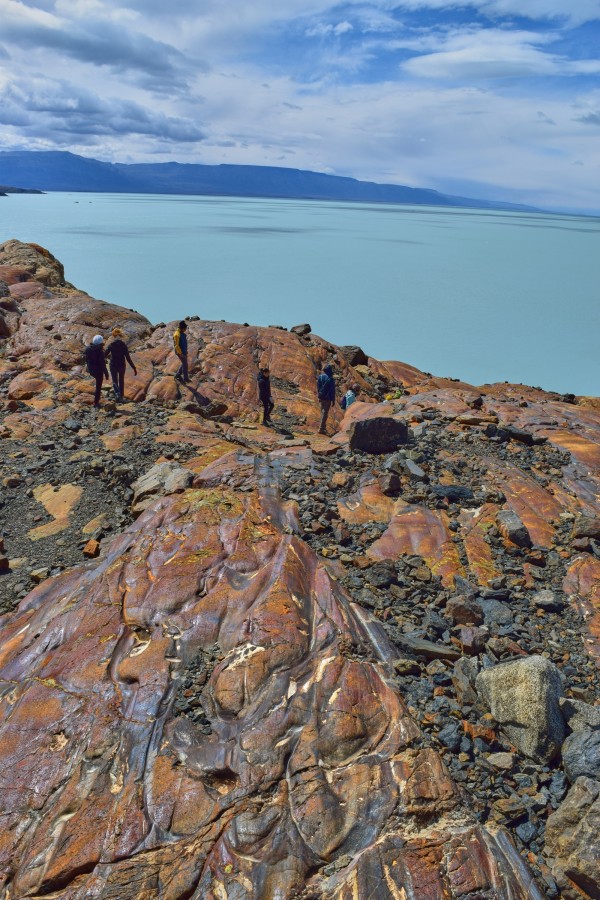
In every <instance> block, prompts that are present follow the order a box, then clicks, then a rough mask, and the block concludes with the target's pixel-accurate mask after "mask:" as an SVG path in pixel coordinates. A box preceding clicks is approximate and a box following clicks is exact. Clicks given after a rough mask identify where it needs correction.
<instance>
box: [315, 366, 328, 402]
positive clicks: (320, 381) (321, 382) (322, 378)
mask: <svg viewBox="0 0 600 900" xmlns="http://www.w3.org/2000/svg"><path fill="white" fill-rule="evenodd" d="M328 383H329V375H326V374H325V373H324V372H322V373H321V374H320V375H319V377H318V378H317V396H318V398H319V400H323V399H324V397H325V391H326V389H327V385H328Z"/></svg>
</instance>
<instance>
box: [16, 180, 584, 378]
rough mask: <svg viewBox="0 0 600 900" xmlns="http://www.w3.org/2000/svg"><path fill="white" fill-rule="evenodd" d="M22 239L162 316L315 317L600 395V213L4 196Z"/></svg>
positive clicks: (425, 363) (75, 279) (78, 278)
mask: <svg viewBox="0 0 600 900" xmlns="http://www.w3.org/2000/svg"><path fill="white" fill-rule="evenodd" d="M8 238H19V239H20V240H22V241H33V242H36V243H40V244H42V245H43V246H45V247H47V248H48V249H49V250H50V251H51V252H52V253H53V254H54V255H55V256H56V257H58V258H59V259H60V260H61V262H63V263H64V266H65V274H66V278H67V279H68V280H69V281H71V282H72V283H73V284H75V285H77V287H79V288H81V289H82V290H85V291H87V292H88V293H89V294H92V295H93V296H95V297H98V298H101V299H104V300H108V301H111V302H114V303H119V304H122V305H123V306H127V307H131V308H134V309H137V310H138V311H139V312H141V313H143V314H144V315H146V316H147V317H148V318H149V319H151V320H152V321H153V322H159V321H168V320H171V319H179V318H182V317H183V316H186V315H194V314H197V315H199V316H201V317H202V318H205V319H226V320H228V321H233V322H236V321H238V322H250V323H252V324H256V325H271V324H275V325H284V326H287V327H289V326H291V325H296V324H299V323H301V322H309V323H310V324H311V325H312V328H313V330H314V331H315V332H316V333H317V334H320V335H322V336H323V337H325V338H327V339H329V340H331V341H333V342H335V343H337V344H359V345H360V346H361V347H362V348H363V349H364V350H365V351H366V352H367V353H369V354H371V355H373V356H376V357H378V358H379V359H399V360H402V361H404V362H408V363H410V364H412V365H414V366H417V367H418V368H420V369H424V370H425V371H428V372H433V373H434V374H436V375H444V376H450V377H454V378H461V379H464V380H465V381H469V382H471V383H473V384H483V383H486V382H493V381H505V380H507V381H514V382H520V383H524V384H531V385H536V386H537V385H539V386H541V387H543V388H545V389H547V390H557V391H560V392H567V391H571V392H573V393H578V394H593V395H598V394H600V370H599V367H598V346H597V345H598V339H599V334H600V328H599V326H600V219H599V218H584V217H577V216H561V215H552V214H535V213H516V212H490V211H482V210H474V209H471V210H458V209H442V208H439V207H423V206H388V205H365V204H352V203H324V202H320V201H294V200H259V199H256V200H255V199H237V198H220V197H189V196H157V195H127V194H78V193H50V194H45V195H10V196H8V197H0V241H3V240H7V239H8Z"/></svg>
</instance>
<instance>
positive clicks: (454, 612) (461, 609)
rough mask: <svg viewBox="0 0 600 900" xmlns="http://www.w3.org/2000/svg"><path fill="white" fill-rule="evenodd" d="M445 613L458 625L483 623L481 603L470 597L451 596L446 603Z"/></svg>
mask: <svg viewBox="0 0 600 900" xmlns="http://www.w3.org/2000/svg"><path fill="white" fill-rule="evenodd" d="M444 614H445V615H446V617H447V618H448V619H450V620H451V621H452V622H454V623H455V624H456V625H482V624H483V610H482V608H481V604H480V603H477V602H476V601H475V600H470V599H469V598H468V597H451V598H450V600H448V602H447V604H446V609H445V611H444Z"/></svg>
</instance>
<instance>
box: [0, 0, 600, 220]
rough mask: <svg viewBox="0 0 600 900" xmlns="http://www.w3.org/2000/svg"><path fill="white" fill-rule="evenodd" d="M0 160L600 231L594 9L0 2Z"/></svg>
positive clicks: (599, 36)
mask: <svg viewBox="0 0 600 900" xmlns="http://www.w3.org/2000/svg"><path fill="white" fill-rule="evenodd" d="M0 148H1V149H40V150H48V149H59V150H70V151H72V152H74V153H80V154H82V155H84V156H94V157H96V158H99V159H104V160H112V161H120V162H134V161H149V162H153V161H165V160H177V161H180V162H204V163H222V162H224V163H245V164H255V165H276V166H291V167H295V168H304V169H313V170H315V171H320V172H329V173H332V174H339V175H351V176H354V177H356V178H361V179H365V180H372V181H379V182H391V183H396V184H407V185H411V186H415V187H429V188H434V189H437V190H440V191H445V192H449V193H455V194H462V195H464V196H469V197H481V198H488V199H497V200H507V201H514V202H521V203H528V204H532V205H535V206H541V207H546V208H552V209H563V210H578V211H586V212H589V213H594V214H598V213H600V0H471V2H464V3H456V4H448V3H443V2H441V0H406V2H403V3H397V2H394V0H373V2H348V3H340V4H335V3H331V2H328V0H279V2H275V0H251V2H249V0H226V2H223V0H176V2H174V3H172V4H167V3H165V2H164V0H130V2H129V3H128V4H124V3H122V2H109V0H37V2H32V0H30V2H21V0H0Z"/></svg>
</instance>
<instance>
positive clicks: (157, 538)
mask: <svg viewBox="0 0 600 900" xmlns="http://www.w3.org/2000/svg"><path fill="white" fill-rule="evenodd" d="M0 263H1V265H2V266H3V269H2V271H0V279H2V280H3V281H4V282H5V284H6V289H5V291H6V292H5V293H4V294H3V295H2V291H1V290H0V309H2V313H3V317H4V319H5V321H6V323H7V326H6V328H5V331H6V332H8V334H7V335H5V336H4V338H1V337H0V445H1V447H2V451H3V453H2V458H1V460H0V484H1V485H2V493H1V495H0V602H1V603H3V609H4V610H5V611H6V613H5V615H4V616H3V617H2V618H1V619H0V654H1V656H0V753H1V754H2V759H3V762H4V765H3V767H2V771H1V774H0V778H1V779H2V786H1V789H0V796H2V799H3V803H2V809H3V818H1V819H0V860H1V864H0V871H1V872H2V876H1V877H2V878H3V879H4V880H3V885H4V887H5V892H6V896H7V898H8V897H10V898H13V897H14V898H16V897H19V898H20V897H29V896H31V897H35V896H57V897H58V896H60V897H61V898H78V897H83V896H85V897H99V898H107V900H108V898H110V897H119V898H121V897H122V898H132V900H135V898H140V900H141V898H145V897H151V896H164V897H165V898H170V900H180V898H181V900H182V898H184V897H198V898H200V897H212V896H215V897H225V896H228V897H236V898H245V897H247V898H250V897H257V898H258V897H270V896H278V897H281V898H286V900H287V898H289V900H299V898H304V900H309V898H321V897H323V898H348V900H350V898H355V897H363V896H365V897H366V896H370V895H373V896H377V897H378V898H379V897H381V898H382V900H386V898H396V897H402V896H405V897H407V898H410V897H414V898H420V897H425V896H427V897H431V898H440V900H441V898H449V897H456V898H458V897H464V896H481V897H497V898H518V897H523V898H524V897H528V898H535V897H542V896H543V897H550V898H558V897H560V896H566V897H570V896H577V897H585V896H589V897H594V896H596V895H597V892H598V890H600V887H599V886H600V880H599V876H598V873H597V871H596V868H595V867H594V853H595V852H596V850H595V849H594V847H595V843H594V841H595V838H594V834H595V831H594V829H596V831H597V827H596V821H595V818H594V816H596V806H597V796H596V795H597V791H596V788H595V785H596V782H595V781H594V780H593V779H591V778H589V777H588V776H589V774H590V773H591V774H593V773H594V772H595V769H593V768H590V766H593V765H594V760H595V759H596V757H595V755H594V754H595V749H594V748H595V747H596V742H595V737H593V738H591V739H590V737H589V736H590V735H595V734H596V733H597V723H596V719H597V716H598V712H597V711H598V709H599V708H600V707H599V706H598V705H597V698H598V688H599V685H600V677H599V670H598V659H600V593H599V592H600V569H599V568H598V567H599V566H600V552H599V549H600V548H599V546H598V537H597V533H596V531H597V529H596V525H595V524H594V523H595V522H597V520H598V518H599V516H600V509H599V508H598V501H597V497H598V495H599V493H600V485H599V483H598V482H599V477H600V454H599V453H598V446H599V445H600V409H599V408H598V406H597V405H596V404H594V402H593V400H590V399H587V400H583V399H580V398H569V399H561V398H560V397H559V396H558V395H552V394H545V393H544V392H543V391H539V390H537V389H531V388H524V387H522V386H513V385H505V384H501V385H491V386H485V387H483V388H474V387H472V386H470V385H466V384H463V383H461V382H452V381H449V380H446V379H437V378H435V377H433V376H430V375H426V374H425V373H422V372H419V371H418V370H416V369H414V368H412V367H410V366H408V365H406V364H403V363H397V362H378V361H376V360H373V359H372V358H367V363H365V362H364V361H361V362H357V361H356V359H355V358H354V357H352V358H351V361H349V358H348V354H347V353H346V352H345V351H346V350H347V349H348V348H337V347H335V346H334V345H332V344H330V343H328V342H326V341H324V340H322V339H321V338H319V337H318V336H317V335H315V334H313V332H312V331H310V330H307V329H306V328H304V327H303V328H300V329H299V330H297V332H296V333H292V332H288V331H286V330H284V329H281V328H276V327H272V328H255V327H252V326H247V325H234V324H229V323H224V322H205V321H202V320H199V319H197V318H195V317H193V316H192V317H191V318H190V319H189V320H188V335H189V343H190V369H191V376H192V381H191V383H190V385H187V386H183V385H178V384H177V382H176V381H175V379H174V378H173V374H174V372H175V371H176V369H177V365H178V362H177V360H176V358H175V356H174V354H173V353H172V350H171V330H172V327H171V326H170V325H165V324H160V325H158V326H152V325H151V324H150V323H149V322H148V321H147V320H146V319H144V317H143V316H140V315H139V314H138V313H135V312H132V311H131V310H123V309H121V308H119V307H114V306H112V305H111V304H108V303H102V302H101V301H98V300H95V299H94V298H91V297H89V296H88V295H86V294H83V293H81V292H80V291H78V290H77V289H76V288H74V287H73V286H71V285H69V284H67V283H64V284H63V283H62V281H64V273H62V269H61V267H60V264H59V263H58V262H57V261H56V260H54V261H53V258H51V256H50V254H48V253H47V252H46V251H41V250H40V249H39V248H36V247H35V246H32V245H22V244H19V243H18V242H8V243H7V244H5V245H2V247H1V248H0ZM61 279H62V281H61ZM117 324H118V325H120V326H121V327H123V328H124V330H125V331H126V333H127V335H128V341H129V345H130V348H131V351H132V353H133V356H134V359H135V362H136V365H137V368H138V375H137V377H133V376H132V373H131V372H129V371H128V373H127V382H126V401H125V402H124V403H119V404H116V403H115V402H114V401H113V400H112V398H110V397H106V396H105V398H104V400H103V405H102V408H101V409H100V410H99V411H93V410H92V408H91V399H92V394H91V385H90V384H89V378H88V377H87V376H86V374H85V372H84V371H83V368H82V359H81V349H82V346H83V343H84V341H87V340H89V337H90V336H91V335H92V334H94V333H96V332H97V331H101V332H103V333H105V334H107V335H108V332H109V330H110V329H111V328H112V327H113V325H117ZM361 359H362V358H361ZM327 361H330V362H332V363H333V364H334V367H335V371H336V378H337V379H338V388H339V390H340V391H344V390H345V389H346V387H348V386H349V385H350V384H358V385H359V388H360V391H359V400H358V401H357V402H356V403H354V404H353V405H352V406H351V408H350V409H349V410H348V412H347V413H345V414H344V413H342V411H341V410H340V409H338V408H335V409H334V410H333V411H332V421H333V431H334V433H333V434H331V435H330V436H329V437H324V436H322V435H319V434H318V433H317V430H318V425H319V419H320V410H319V405H318V401H317V398H316V392H315V379H316V374H317V373H318V371H320V369H321V368H322V366H323V364H324V363H325V362H327ZM352 361H354V362H355V363H356V364H355V365H352ZM262 364H268V365H269V366H270V368H271V382H272V390H273V396H274V399H275V404H276V407H275V410H274V413H273V417H274V427H273V428H264V427H263V426H262V425H260V424H259V417H258V410H257V406H258V404H257V398H256V370H257V366H258V365H262ZM386 397H388V398H389V399H387V400H386V399H385V398H386ZM382 422H383V425H382V424H381V423H382ZM357 426H360V427H357ZM492 426H494V427H492ZM361 429H364V431H365V433H367V434H368V433H369V432H371V434H372V435H373V434H375V435H376V434H387V432H388V431H392V432H394V434H395V435H397V432H400V431H401V432H402V441H399V440H398V439H397V437H395V438H394V442H393V446H391V445H387V444H386V445H385V446H381V445H378V446H377V447H375V446H371V447H370V448H366V447H364V448H362V447H361V448H359V447H357V446H356V445H355V444H354V443H353V440H352V436H353V435H355V434H356V433H357V431H358V432H359V433H360V431H361ZM524 435H529V436H530V437H531V439H529V438H526V437H524ZM511 523H512V524H511ZM513 525H514V526H515V528H514V529H513V527H512V526H513ZM524 534H526V535H527V538H528V539H525V538H524ZM515 538H516V539H515ZM3 560H4V561H5V562H3ZM13 607H14V608H13ZM521 661H522V662H521ZM532 661H533V662H532ZM532 665H533V667H534V669H535V670H536V672H537V668H540V672H537V674H538V675H539V676H540V677H539V678H538V681H539V682H540V684H542V683H543V684H545V685H546V687H548V686H550V687H553V691H551V692H550V693H551V695H552V697H551V698H550V695H549V693H548V691H546V690H541V688H540V690H537V688H536V689H534V687H533V684H534V682H533V680H532V679H533V675H532V673H531V672H529V669H528V668H527V667H531V666H532ZM515 667H516V668H521V667H524V668H525V669H526V670H527V671H528V673H529V674H528V675H527V677H526V678H525V680H524V681H523V679H522V680H521V684H522V685H523V684H524V685H525V690H524V691H523V692H522V697H521V699H517V698H512V706H511V708H510V709H509V710H505V709H503V708H502V705H501V704H499V703H498V702H497V700H498V697H497V695H498V694H502V693H510V691H512V690H513V688H514V689H516V682H515V681H514V679H512V680H511V679H509V681H510V685H509V688H510V690H508V689H507V687H506V685H507V681H506V677H505V673H506V671H507V670H511V671H514V668H515ZM536 667H537V668H536ZM542 669H543V672H542V671H541V670H542ZM544 673H546V675H544ZM548 673H550V674H548ZM534 674H535V673H534ZM546 676H547V677H546ZM496 680H499V681H500V683H501V684H502V685H504V687H503V688H502V690H500V691H491V690H490V691H488V692H487V693H486V688H484V687H483V686H484V685H489V684H491V683H493V682H494V681H496ZM554 688H556V690H554ZM478 692H479V695H478ZM511 697H512V695H511ZM515 712H519V714H522V716H521V719H522V721H520V723H519V727H518V729H517V733H514V734H513V733H512V732H511V731H510V728H511V725H514V724H515V723H514V721H513V719H514V716H515ZM540 725H541V726H543V727H538V726H540ZM525 733H527V735H528V737H527V740H526V741H525V742H523V741H522V740H521V737H522V735H523V734H525ZM565 738H566V741H565V740H564V739H565ZM582 740H583V741H584V742H586V743H585V746H586V748H588V749H589V753H587V751H586V753H587V755H586V759H587V760H588V763H589V766H588V763H586V766H587V768H586V772H585V774H584V775H583V776H582V777H578V776H580V771H579V770H578V769H577V766H576V765H573V760H574V759H575V757H577V753H576V752H571V747H572V745H574V744H575V745H577V742H578V741H582ZM588 745H589V747H588ZM532 748H533V752H532ZM550 748H551V749H552V752H550ZM530 752H532V755H531V756H529V755H528V753H530ZM563 757H564V758H563ZM567 776H568V777H571V778H575V779H576V781H575V783H574V784H573V785H572V786H571V788H570V790H568V789H569V781H568V777H567ZM582 791H583V793H581V792H582ZM595 791H596V792H595ZM567 792H568V793H567ZM577 792H579V793H577ZM577 805H579V807H580V810H581V815H580V818H579V819H578V820H576V809H577ZM547 823H548V828H547V830H546V825H547ZM569 891H572V894H570V893H569ZM576 891H579V893H576ZM586 892H587V893H586ZM594 892H596V893H594Z"/></svg>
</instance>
